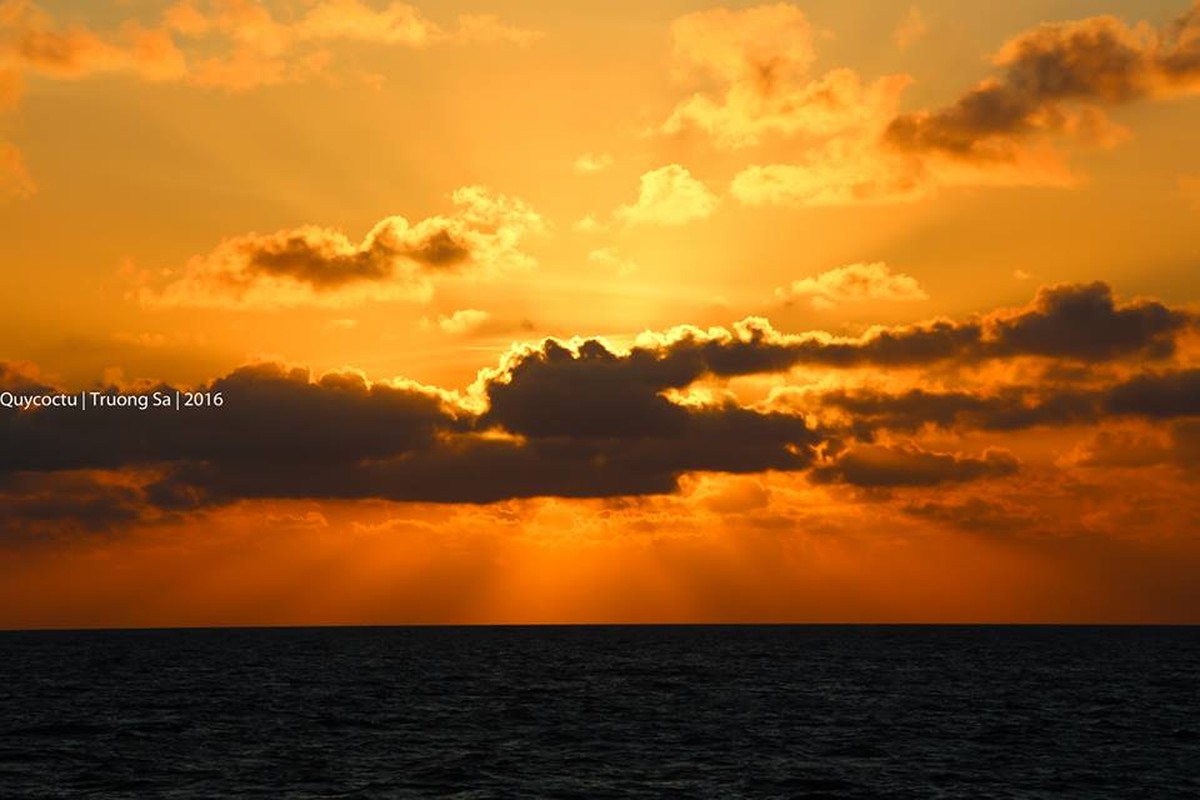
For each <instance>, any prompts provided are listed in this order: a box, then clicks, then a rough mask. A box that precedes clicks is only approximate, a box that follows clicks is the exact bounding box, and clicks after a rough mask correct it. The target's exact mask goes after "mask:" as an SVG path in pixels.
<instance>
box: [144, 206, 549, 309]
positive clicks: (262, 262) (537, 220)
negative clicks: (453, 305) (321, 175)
mask: <svg viewBox="0 0 1200 800" xmlns="http://www.w3.org/2000/svg"><path fill="white" fill-rule="evenodd" d="M451 199H452V201H453V203H454V206H455V209H454V211H453V212H452V213H450V214H448V215H435V216H430V217H426V218H425V219H422V220H420V221H418V222H415V223H410V222H409V221H408V220H407V219H405V218H404V217H400V216H393V217H387V218H386V219H383V220H381V221H380V222H378V223H377V224H376V225H375V226H374V227H373V228H372V229H371V230H370V231H369V232H368V233H367V235H366V236H365V237H363V239H362V240H361V241H355V240H352V239H350V238H349V237H348V236H346V234H345V233H343V232H342V231H339V230H334V229H332V228H325V227H320V226H315V225H306V226H302V227H299V228H293V229H289V230H281V231H277V232H276V233H272V234H266V235H263V234H257V233H251V234H246V235H243V236H237V237H233V238H230V239H226V240H225V241H223V242H221V243H220V244H218V245H217V246H216V247H215V248H214V249H213V250H212V251H210V252H209V253H206V254H204V255H199V256H196V257H194V258H192V259H191V260H190V261H188V263H187V264H186V265H184V266H183V268H181V269H179V270H175V271H173V272H172V273H171V274H170V275H169V276H168V278H167V279H166V281H165V282H163V283H160V282H159V281H158V279H157V278H156V277H154V276H150V275H143V277H142V279H141V280H142V281H143V282H144V283H145V285H143V286H141V287H140V289H139V297H140V299H141V300H142V301H143V302H145V303H147V304H149V305H159V306H216V307H233V308H273V307H279V306H294V305H330V306H345V305H352V304H356V303H361V302H363V301H365V300H369V299H376V300H387V299H395V298H401V297H407V298H410V299H411V298H418V299H420V298H425V299H427V298H428V295H429V293H430V291H431V283H430V281H431V280H433V279H435V278H438V277H442V276H445V275H447V274H450V273H464V272H471V273H477V274H488V273H498V272H502V271H504V270H506V269H510V268H516V269H521V268H527V267H531V266H533V265H534V264H535V263H536V262H535V260H534V259H533V258H532V256H530V255H529V254H528V253H526V252H524V250H523V249H522V245H523V243H524V240H525V239H526V238H528V237H529V236H531V235H532V234H535V233H537V232H539V231H542V230H544V227H545V222H544V220H543V219H542V217H541V216H540V215H538V214H537V212H535V211H534V210H533V209H532V208H530V207H529V206H528V205H527V204H526V203H524V202H523V201H521V200H520V199H518V198H513V197H506V196H504V195H499V194H494V193H492V192H491V191H489V190H487V189H486V188H484V187H481V186H466V187H462V188H460V189H458V190H456V191H455V192H454V193H453V194H452V195H451Z"/></svg>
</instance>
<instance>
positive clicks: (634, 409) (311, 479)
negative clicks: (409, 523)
mask: <svg viewBox="0 0 1200 800" xmlns="http://www.w3.org/2000/svg"><path fill="white" fill-rule="evenodd" d="M655 363H656V362H652V361H645V360H644V359H642V358H640V357H637V356H633V355H619V354H615V353H612V352H611V351H609V350H607V349H606V348H604V346H603V345H602V344H600V343H599V342H588V343H586V344H584V345H583V346H581V347H580V349H579V351H578V352H574V351H571V350H568V349H566V348H564V347H563V346H561V345H559V344H557V343H555V342H547V343H545V344H544V345H543V346H542V348H540V349H537V350H533V351H529V352H526V353H525V354H524V355H523V356H521V357H518V358H515V359H514V360H513V361H512V362H511V363H510V364H509V366H508V368H507V369H506V370H504V371H502V372H501V373H499V374H497V375H496V376H495V377H494V378H493V379H492V380H491V381H490V382H488V383H487V384H486V386H485V395H486V397H487V398H488V399H489V400H490V401H491V403H492V407H491V408H490V409H489V410H488V411H487V412H486V413H485V414H483V415H482V416H477V415H474V414H472V413H470V412H468V411H466V410H465V409H464V408H463V407H462V406H460V405H457V404H455V403H453V402H450V401H447V400H446V399H444V398H443V397H441V396H439V395H438V394H436V393H434V392H432V391H429V390H426V389H423V388H420V387H416V386H411V385H397V386H388V385H384V384H368V383H367V382H366V381H365V380H363V379H362V378H361V377H360V376H358V375H354V374H335V375H327V376H325V377H323V378H321V379H319V380H317V381H313V380H311V379H310V376H309V374H308V373H307V372H306V371H304V370H288V369H285V368H283V367H280V366H278V365H259V366H254V367H246V368H243V369H240V370H238V371H236V372H234V373H232V374H231V375H229V376H226V377H224V378H221V379H219V380H217V381H214V382H213V383H212V384H210V385H208V386H205V387H201V390H202V391H204V392H212V393H215V392H220V393H221V396H222V398H223V403H222V405H221V406H220V407H218V408H202V409H190V410H189V409H184V410H183V411H175V410H174V409H173V408H164V409H155V408H149V409H146V410H138V409H133V408H121V409H99V408H93V409H91V410H89V411H87V412H81V411H79V410H78V409H40V410H35V411H31V412H16V411H10V412H8V413H7V416H5V417H4V418H3V421H4V425H3V427H2V428H0V474H10V475H11V474H26V475H28V474H32V473H36V472H43V473H47V472H57V471H66V470H86V469H93V470H95V469H110V470H114V469H119V468H123V467H141V468H143V469H153V470H155V471H156V473H157V477H156V478H154V479H153V480H149V481H147V482H146V483H145V484H143V485H142V487H141V488H142V489H143V490H144V492H145V499H146V501H147V502H149V503H151V504H153V505H154V506H156V507H157V508H159V509H162V510H166V511H179V510H187V509H192V508H198V507H202V506H206V505H212V504H216V503H225V502H232V501H234V500H238V499H242V498H266V497H275V498H294V497H323V498H335V497H336V498H367V497H374V498H384V499H390V500H414V501H430V502H491V501H495V500H502V499H507V498H513V497H531V496H566V497H605V496H617V495H642V494H657V493H665V492H670V491H673V490H674V489H675V488H676V481H677V479H678V477H679V476H680V475H682V474H683V473H685V472H692V471H718V472H730V473H750V472H761V471H763V470H772V469H779V470H801V469H805V468H806V467H807V466H808V465H809V464H810V463H811V461H812V457H813V452H814V448H815V447H816V446H817V445H819V444H820V443H821V441H822V440H823V437H822V434H820V433H819V432H817V431H814V430H811V429H810V428H809V427H808V426H807V425H806V424H805V422H804V420H803V419H802V418H800V417H797V416H791V415H787V414H780V413H762V412H757V411H753V410H750V409H746V408H741V407H739V406H736V405H733V404H724V405H717V406H682V405H677V404H674V403H672V402H670V401H668V400H666V399H665V398H663V397H662V396H660V395H659V392H660V391H661V390H662V388H663V386H664V380H666V383H670V382H671V380H670V376H669V373H666V374H655ZM657 363H658V366H660V367H661V366H663V363H662V362H657ZM667 366H669V365H667ZM689 382H690V381H689ZM679 385H686V382H685V383H682V384H679ZM148 391H159V392H163V393H164V394H167V393H169V394H170V395H171V396H173V393H174V389H172V388H171V387H167V386H159V387H154V388H153V389H150V390H148ZM4 502H5V500H4V498H3V496H0V503H4Z"/></svg>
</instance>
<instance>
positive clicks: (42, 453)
mask: <svg viewBox="0 0 1200 800" xmlns="http://www.w3.org/2000/svg"><path fill="white" fill-rule="evenodd" d="M447 319H449V320H450V321H451V322H453V317H449V318H447ZM1194 323H1195V320H1194V318H1193V317H1192V316H1190V315H1189V314H1188V313H1187V312H1185V311H1182V310H1179V309H1173V308H1170V307H1168V306H1165V305H1163V304H1161V303H1158V302H1156V301H1152V300H1142V301H1136V302H1130V303H1121V302H1117V301H1115V300H1114V299H1113V297H1112V293H1111V291H1110V290H1109V288H1108V287H1107V286H1105V285H1104V284H1090V285H1073V286H1056V287H1050V288H1046V289H1043V290H1041V291H1040V292H1039V293H1038V295H1037V297H1036V299H1035V300H1034V302H1033V303H1031V304H1030V305H1028V306H1026V307H1023V308H1019V309H1008V310H999V311H996V312H993V313H992V314H989V315H986V316H983V317H980V318H976V319H973V320H966V321H961V322H954V321H950V320H945V321H937V322H931V323H921V324H914V325H909V326H897V327H893V328H877V329H873V330H872V331H870V332H868V333H867V334H865V335H864V336H862V337H860V338H857V339H847V340H838V339H835V338H833V337H830V336H829V335H828V334H821V333H808V334H796V335H786V334H781V333H778V332H775V331H774V330H773V329H772V328H770V326H769V324H767V323H766V322H765V321H762V320H758V321H755V320H750V321H747V322H744V323H741V324H739V325H737V326H734V328H733V329H732V330H722V329H712V330H707V331H703V330H700V329H695V328H679V329H675V330H672V331H668V332H664V333H660V334H645V335H643V336H642V337H640V339H639V340H638V341H637V343H636V344H635V345H634V346H633V347H631V348H630V349H627V350H626V349H620V348H616V347H614V346H612V345H609V344H606V343H605V342H603V341H601V340H597V339H587V340H576V341H572V342H569V343H568V342H560V341H557V340H553V339H548V340H545V341H543V342H540V343H537V344H526V345H520V346H516V347H515V348H514V349H513V350H512V351H511V352H510V353H509V354H508V355H507V356H505V358H504V359H503V360H502V361H501V363H500V364H499V365H498V366H496V367H494V368H491V369H486V370H484V371H482V372H481V373H480V375H479V378H478V380H477V381H476V383H475V384H474V385H473V386H472V387H470V389H469V390H468V391H466V392H451V391H446V390H442V389H436V388H431V387H425V386H420V385H418V384H415V383H412V382H407V381H403V380H397V381H390V382H371V381H368V380H367V379H366V378H364V377H363V376H362V375H360V374H357V373H353V372H340V373H331V374H327V375H324V376H321V377H319V378H314V377H313V376H311V375H310V374H309V373H308V372H307V371H306V370H302V369H293V368H287V367H283V366H280V365H271V364H260V365H255V366H248V367H243V368H241V369H238V370H236V371H234V372H232V373H230V374H229V375H227V376H225V377H222V378H219V379H217V380H215V381H212V382H211V383H209V384H207V385H205V386H201V387H197V388H198V389H199V390H201V391H206V392H220V393H221V395H222V397H223V403H222V405H221V406H220V407H209V408H197V409H185V410H182V411H175V410H173V409H169V408H163V409H155V408H153V407H151V408H148V409H145V410H138V409H136V408H93V409H91V410H90V411H87V412H80V411H78V410H76V409H69V408H38V409H33V410H22V409H20V408H18V407H16V406H18V405H19V398H20V397H22V396H30V395H40V394H43V393H47V392H53V391H56V389H55V387H54V386H53V385H52V382H50V381H48V380H46V379H43V378H41V377H39V375H38V373H37V372H36V370H34V369H32V368H31V367H30V366H28V365H15V364H2V365H0V397H2V398H5V401H4V403H0V504H3V505H4V507H5V508H6V509H8V510H9V511H10V512H11V513H10V518H13V519H16V520H18V522H17V523H11V524H10V527H11V525H12V524H15V525H16V526H17V527H18V528H21V529H22V530H32V529H40V527H43V526H45V525H52V524H53V521H52V520H51V517H53V516H54V514H55V513H59V514H60V515H62V516H63V518H64V519H67V518H69V520H74V521H73V522H69V525H68V524H67V522H63V524H64V525H67V527H71V526H74V528H72V529H79V530H92V529H101V528H104V527H105V526H118V527H119V526H121V525H126V524H134V523H135V522H147V523H149V522H153V521H155V520H162V519H166V518H170V517H172V515H178V514H187V513H191V512H193V511H195V510H198V509H203V508H207V507H211V506H215V505H223V504H227V503H232V502H236V501H238V500H244V499H255V498H324V499H338V498H340V499H359V498H381V499H387V500H394V501H425V502H448V503H450V502H452V503H487V502H493V501H498V500H505V499H510V498H522V497H537V496H557V497H621V496H635V495H655V494H665V493H671V492H674V491H676V489H677V487H678V482H679V480H680V479H681V478H682V477H683V476H685V475H687V474H689V473H704V472H709V473H729V474H759V473H766V472H784V473H795V474H807V475H808V477H809V478H810V480H811V481H812V482H814V483H815V484H818V485H828V486H836V485H840V484H845V485H849V486H852V487H860V488H864V489H868V488H870V489H884V488H889V489H902V490H917V489H921V488H923V487H936V486H943V485H960V484H966V483H969V482H974V481H980V480H998V481H1003V480H1008V479H1010V478H1012V477H1013V476H1015V475H1018V474H1020V472H1021V470H1022V464H1021V461H1020V460H1019V459H1018V457H1017V456H1015V455H1014V454H1012V453H1010V452H1007V451H1006V450H1003V449H997V448H990V449H989V448H983V449H979V448H974V449H971V448H961V449H948V448H946V447H945V445H929V444H923V443H921V442H920V441H918V440H917V439H915V438H911V437H917V436H919V435H921V434H922V432H923V431H925V430H927V429H931V428H932V429H940V430H943V431H946V432H947V433H950V434H954V435H963V434H965V433H969V432H978V433H981V434H986V433H989V432H991V433H996V432H1011V431H1018V430H1024V429H1028V428H1033V427H1038V426H1049V427H1057V428H1066V427H1071V426H1078V425H1088V426H1094V425H1096V424H1099V423H1106V422H1110V421H1120V420H1130V421H1135V422H1139V424H1145V425H1155V424H1159V423H1162V424H1168V425H1171V426H1174V427H1172V428H1171V429H1170V430H1171V431H1172V433H1171V434H1170V436H1168V437H1167V438H1163V436H1159V437H1158V438H1157V439H1155V440H1154V441H1156V442H1158V444H1157V445H1156V446H1157V447H1158V448H1159V450H1162V451H1163V453H1162V454H1160V456H1159V457H1157V458H1156V459H1152V460H1153V461H1154V462H1155V463H1171V464H1177V465H1182V464H1185V462H1187V460H1188V459H1193V460H1194V458H1193V457H1194V455H1195V454H1196V452H1197V448H1196V447H1195V446H1194V444H1195V441H1196V437H1195V435H1194V421H1195V419H1196V418H1200V401H1198V400H1197V398H1200V371H1198V370H1197V369H1195V368H1194V366H1189V365H1188V364H1187V363H1186V362H1181V361H1179V359H1178V358H1177V356H1178V349H1177V342H1178V340H1179V339H1180V338H1181V337H1184V336H1187V335H1190V334H1191V332H1192V331H1193V327H1192V326H1194ZM1017 358H1022V359H1025V358H1029V359H1035V360H1037V361H1039V362H1042V363H1043V364H1044V367H1045V368H1046V369H1060V370H1066V371H1067V372H1071V371H1074V372H1075V373H1079V374H1080V375H1081V376H1082V377H1079V376H1077V377H1076V378H1073V379H1071V381H1073V382H1071V381H1068V382H1067V383H1061V382H1060V383H1054V382H1050V383H1046V384H1044V385H1041V384H1033V385H1028V386H1016V385H1008V386H1006V385H1004V384H1002V383H1001V384H996V385H993V386H990V387H980V388H978V389H970V390H967V389H962V390H954V391H951V390H945V389H941V388H937V387H936V386H929V387H920V388H916V389H911V390H907V391H901V392H889V391H884V390H868V389H864V388H847V389H840V390H835V389H829V388H818V387H808V388H804V387H795V388H797V389H803V390H804V394H803V396H804V397H805V398H806V403H805V404H804V406H803V407H796V406H791V407H785V406H781V405H779V404H775V403H771V402H764V403H756V404H746V403H744V402H739V400H738V399H737V398H736V396H735V395H734V394H732V393H728V392H725V393H722V392H716V393H708V394H705V393H703V392H701V393H700V394H694V393H692V389H693V388H694V387H696V386H697V385H699V384H700V383H702V382H705V381H714V380H716V381H724V380H726V379H730V378H736V377H739V376H765V375H771V374H774V375H776V376H781V377H782V376H785V375H787V373H788V372H789V371H790V370H792V369H793V368H797V367H809V366H813V365H823V366H826V367H832V368H848V367H858V366H863V365H892V366H900V365H903V366H908V367H911V368H913V369H914V370H916V372H915V374H917V375H921V374H930V375H935V374H939V371H940V374H945V369H944V368H945V367H946V366H954V367H955V368H975V367H979V366H980V365H985V364H988V363H992V362H1003V363H1009V362H1010V361H1011V360H1012V359H1017ZM1109 367H1112V368H1116V369H1117V370H1118V371H1117V372H1116V373H1113V372H1111V371H1110V370H1109ZM1113 375H1117V376H1118V377H1113ZM1122 375H1123V377H1122ZM144 390H145V391H161V392H164V393H172V392H174V388H173V387H169V386H165V385H161V386H147V387H144ZM103 391H104V392H106V393H112V392H115V391H116V390H115V389H111V388H110V389H105V390H103ZM10 400H11V401H12V402H10ZM1189 431H1190V432H1192V433H1190V434H1189ZM1164 436H1165V434H1164ZM1189 437H1190V438H1189ZM1172 442H1174V444H1172ZM1189 443H1190V444H1189ZM1112 449H1113V448H1112V447H1110V446H1108V445H1107V443H1105V442H1100V441H1098V442H1097V443H1096V445H1095V447H1093V448H1092V450H1090V451H1088V453H1089V455H1081V456H1080V457H1079V458H1078V459H1076V460H1077V461H1078V462H1079V463H1081V464H1082V463H1084V462H1086V461H1088V459H1091V461H1092V462H1094V463H1097V464H1099V463H1100V462H1101V461H1102V460H1103V459H1104V458H1106V456H1105V455H1104V453H1106V452H1108V451H1110V450H1112ZM39 476H41V477H39ZM63 487H67V488H63ZM80 487H84V488H80ZM68 489H69V494H70V498H68V497H66V495H65V494H63V492H67V491H68ZM85 489H86V490H85ZM60 496H61V497H62V498H63V502H61V503H58V504H56V503H55V498H57V497H60ZM72 498H73V499H72ZM56 508H57V509H58V511H57V512H55V511H54V509H56ZM929 513H933V512H932V511H930V512H929ZM12 514H16V515H18V516H16V517H11V515H12ZM69 520H68V521H69ZM60 521H61V520H60Z"/></svg>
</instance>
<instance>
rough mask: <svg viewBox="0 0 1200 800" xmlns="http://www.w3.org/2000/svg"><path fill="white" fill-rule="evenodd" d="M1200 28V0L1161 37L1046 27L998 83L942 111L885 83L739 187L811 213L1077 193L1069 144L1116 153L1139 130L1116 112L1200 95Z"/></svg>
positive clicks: (750, 197) (1104, 20)
mask: <svg viewBox="0 0 1200 800" xmlns="http://www.w3.org/2000/svg"><path fill="white" fill-rule="evenodd" d="M914 8H915V7H914ZM910 13H911V12H910ZM918 15H919V12H918ZM917 18H918V17H912V19H917ZM911 30H916V28H915V27H914V28H912V29H911ZM1198 31H1200V4H1195V5H1193V6H1192V8H1191V10H1189V11H1188V12H1187V13H1185V14H1184V15H1183V16H1181V17H1180V18H1179V19H1178V20H1176V21H1175V22H1174V23H1172V24H1170V25H1168V26H1166V27H1165V28H1163V29H1162V30H1157V31H1156V30H1154V29H1153V28H1152V27H1151V26H1150V25H1149V24H1147V23H1139V24H1137V25H1133V26H1130V25H1127V24H1126V23H1124V22H1121V21H1120V20H1118V19H1116V18H1114V17H1108V16H1102V17H1091V18H1087V19H1082V20H1077V21H1072V22H1058V23H1047V24H1044V25H1041V26H1038V27H1037V28H1033V29H1031V30H1028V31H1025V32H1023V33H1020V34H1018V35H1017V36H1016V37H1014V38H1013V39H1011V40H1010V41H1009V42H1007V43H1006V44H1005V45H1004V46H1003V47H1002V48H1001V49H1000V51H999V53H998V54H997V55H996V57H995V59H994V60H995V63H996V66H997V67H999V68H1001V69H1002V70H1003V71H1002V73H1001V74H1000V75H999V76H998V77H992V78H989V79H988V80H986V81H984V82H982V83H981V84H979V85H977V86H976V87H974V88H973V89H971V90H969V91H968V92H966V93H965V94H963V95H962V96H961V97H960V98H959V99H958V100H957V101H955V102H954V103H952V104H951V105H949V106H947V107H945V108H942V109H937V110H932V111H931V110H920V111H914V112H906V113H898V111H897V109H898V98H899V95H900V93H901V91H902V90H903V89H904V86H905V83H906V79H905V78H903V77H902V76H892V77H891V78H888V79H881V81H880V82H877V84H876V86H881V87H882V88H881V89H880V90H879V91H878V92H877V93H876V96H875V99H874V100H873V101H866V102H863V103H860V104H858V108H859V109H860V110H861V113H860V114H859V115H858V117H857V119H856V121H855V122H853V123H852V124H847V125H846V126H845V127H844V129H841V130H817V129H812V130H803V131H802V130H799V129H796V130H792V131H790V134H797V133H804V134H806V135H808V136H809V137H810V139H811V138H812V137H816V140H815V141H811V140H809V141H802V142H797V143H796V144H797V147H798V149H800V152H801V154H800V155H799V156H798V157H797V158H796V159H795V160H794V161H792V162H791V163H768V164H761V163H760V164H752V165H750V166H747V167H744V168H743V169H742V170H741V171H740V172H739V173H738V174H737V175H736V176H735V177H734V179H733V181H732V183H731V185H730V191H731V193H732V194H733V195H734V197H736V198H737V199H738V200H739V201H740V202H742V203H744V204H746V205H752V206H758V205H784V206H795V207H802V206H841V205H852V204H875V203H906V202H913V201H917V200H921V199H924V198H926V197H930V196H932V195H934V194H935V193H936V192H937V191H938V190H940V189H942V188H945V187H967V186H971V187H974V186H1048V187H1071V186H1075V185H1077V184H1078V183H1079V182H1080V177H1079V176H1078V175H1077V174H1076V173H1075V172H1074V171H1073V170H1072V169H1071V168H1070V166H1069V163H1068V159H1067V156H1066V155H1065V154H1064V153H1063V152H1062V151H1061V150H1060V149H1059V147H1058V146H1057V145H1058V144H1059V142H1060V141H1061V140H1063V139H1066V140H1069V141H1073V142H1076V143H1081V144H1084V145H1087V146H1093V147H1102V148H1107V147H1112V146H1115V145H1117V144H1119V143H1121V142H1122V141H1124V140H1125V139H1127V138H1128V136H1129V133H1128V131H1126V130H1125V129H1123V128H1121V127H1120V126H1118V125H1116V124H1114V123H1113V122H1112V121H1111V120H1109V118H1108V116H1107V115H1106V113H1105V108H1106V107H1109V106H1116V105H1123V104H1127V103H1132V102H1135V101H1139V100H1146V99H1163V98H1170V97H1174V96H1178V95H1183V94H1191V93H1195V92H1197V91H1200V44H1197V42H1200V33H1198ZM697 102H700V101H697ZM789 107H799V104H798V103H797V102H793V103H791V105H790V106H789ZM740 108H741V109H742V113H743V115H744V116H746V117H747V118H748V119H750V120H751V121H750V122H749V123H745V124H744V125H742V127H743V128H747V129H749V130H754V129H755V127H756V126H758V127H764V126H767V127H769V126H771V125H772V122H771V121H772V119H773V117H772V114H771V112H770V110H769V109H767V108H764V107H763V106H762V105H760V106H758V107H753V106H749V105H746V104H743V105H742V106H740ZM774 129H776V130H778V131H779V132H780V133H785V132H788V131H785V130H784V127H783V126H779V125H774ZM756 141H757V139H756V138H754V137H750V138H749V139H747V142H748V143H754V142H756Z"/></svg>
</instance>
